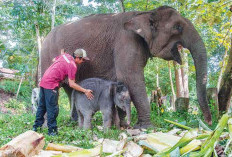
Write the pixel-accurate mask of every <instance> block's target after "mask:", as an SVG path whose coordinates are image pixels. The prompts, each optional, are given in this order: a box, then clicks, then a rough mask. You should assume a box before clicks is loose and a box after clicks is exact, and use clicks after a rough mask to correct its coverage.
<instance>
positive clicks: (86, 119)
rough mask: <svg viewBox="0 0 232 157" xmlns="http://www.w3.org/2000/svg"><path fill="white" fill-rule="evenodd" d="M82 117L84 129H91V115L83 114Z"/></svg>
mask: <svg viewBox="0 0 232 157" xmlns="http://www.w3.org/2000/svg"><path fill="white" fill-rule="evenodd" d="M83 116H84V125H83V127H84V129H91V119H92V114H91V113H85V114H83Z"/></svg>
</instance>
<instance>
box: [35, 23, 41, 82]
mask: <svg viewBox="0 0 232 157" xmlns="http://www.w3.org/2000/svg"><path fill="white" fill-rule="evenodd" d="M35 30H36V38H37V44H38V56H39V64H38V67H37V69H38V70H37V73H38V75H37V80H38V82H37V83H38V84H39V82H40V80H41V38H40V33H39V25H38V23H36V24H35Z"/></svg>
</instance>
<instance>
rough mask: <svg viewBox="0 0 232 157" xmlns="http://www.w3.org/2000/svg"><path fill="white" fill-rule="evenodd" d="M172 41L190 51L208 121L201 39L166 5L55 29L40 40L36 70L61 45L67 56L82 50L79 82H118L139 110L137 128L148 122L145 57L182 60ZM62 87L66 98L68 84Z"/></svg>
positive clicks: (96, 17) (46, 63)
mask: <svg viewBox="0 0 232 157" xmlns="http://www.w3.org/2000/svg"><path fill="white" fill-rule="evenodd" d="M177 43H181V44H182V46H183V47H185V48H188V49H189V50H190V52H191V54H192V57H193V59H194V64H195V67H196V77H197V78H196V86H197V96H198V101H199V104H200V107H201V109H202V111H203V114H204V118H205V120H206V122H208V123H209V124H210V123H212V122H211V114H210V110H209V107H208V104H207V100H206V83H207V55H206V49H205V46H204V43H203V41H202V39H201V37H200V36H199V34H198V32H197V31H196V29H195V28H194V26H193V24H192V23H191V22H190V21H189V20H187V19H186V18H184V17H182V16H181V15H180V14H179V13H178V12H177V11H176V10H175V9H173V8H171V7H168V6H162V7H159V8H157V9H155V10H152V11H146V12H139V11H133V12H126V13H117V14H99V15H90V16H88V17H85V18H83V19H81V20H78V21H76V22H71V23H67V24H63V25H60V26H58V27H56V28H55V29H53V30H52V31H51V32H50V33H49V34H48V35H47V37H46V38H45V40H44V42H43V45H42V67H41V70H42V74H43V73H44V72H45V70H46V69H47V68H48V66H49V65H50V64H51V63H52V58H54V57H55V56H57V55H59V54H60V50H61V49H62V48H64V49H65V50H66V51H67V52H68V53H70V54H72V53H73V52H74V51H75V50H76V49H77V48H83V49H85V50H86V51H87V55H88V57H89V58H90V59H91V61H90V62H89V63H85V64H84V65H83V66H82V67H81V68H80V70H79V76H77V77H78V80H79V81H81V80H83V79H86V78H89V77H99V78H104V79H109V80H113V81H123V82H124V83H125V84H126V85H127V86H128V88H129V91H130V94H131V99H132V101H133V103H134V105H135V107H136V109H137V111H138V123H137V125H136V127H142V128H145V127H147V126H150V124H151V123H150V106H149V103H148V99H147V94H146V90H145V81H144V67H145V65H146V63H147V60H148V58H149V57H159V58H163V59H165V60H175V61H177V62H178V63H181V57H180V54H179V52H178V51H177V48H176V45H177ZM64 88H65V90H66V92H67V93H68V95H69V96H70V88H69V87H68V86H65V87H64ZM123 116H124V115H120V117H123ZM122 123H123V122H122Z"/></svg>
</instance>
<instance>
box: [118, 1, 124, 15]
mask: <svg viewBox="0 0 232 157" xmlns="http://www.w3.org/2000/svg"><path fill="white" fill-rule="evenodd" d="M119 1H120V4H121V9H122V12H123V13H124V12H125V6H124V0H119Z"/></svg>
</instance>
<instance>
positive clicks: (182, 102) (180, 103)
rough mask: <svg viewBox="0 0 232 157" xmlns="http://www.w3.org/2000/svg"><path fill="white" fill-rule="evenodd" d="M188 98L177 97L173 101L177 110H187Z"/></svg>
mask: <svg viewBox="0 0 232 157" xmlns="http://www.w3.org/2000/svg"><path fill="white" fill-rule="evenodd" d="M188 108H189V98H183V97H179V98H177V99H176V101H175V109H176V111H177V112H188Z"/></svg>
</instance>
